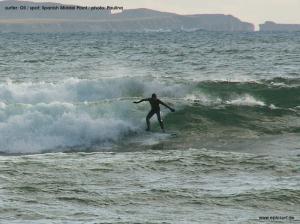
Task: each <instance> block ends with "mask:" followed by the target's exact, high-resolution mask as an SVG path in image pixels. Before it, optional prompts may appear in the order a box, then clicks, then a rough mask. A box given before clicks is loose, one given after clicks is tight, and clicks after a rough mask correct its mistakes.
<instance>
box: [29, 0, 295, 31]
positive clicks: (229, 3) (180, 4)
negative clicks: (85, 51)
mask: <svg viewBox="0 0 300 224" xmlns="http://www.w3.org/2000/svg"><path fill="white" fill-rule="evenodd" d="M28 1H30V0H28ZM31 1H35V2H59V3H64V4H76V5H77V4H78V5H88V6H107V5H109V6H123V7H124V9H132V8H149V9H155V10H160V11H166V12H175V13H178V14H203V13H222V14H230V15H233V16H236V17H238V18H240V19H241V20H242V21H246V22H251V23H254V24H255V26H256V28H257V27H258V24H261V23H264V22H265V21H274V22H277V23H298V24H300V0H31Z"/></svg>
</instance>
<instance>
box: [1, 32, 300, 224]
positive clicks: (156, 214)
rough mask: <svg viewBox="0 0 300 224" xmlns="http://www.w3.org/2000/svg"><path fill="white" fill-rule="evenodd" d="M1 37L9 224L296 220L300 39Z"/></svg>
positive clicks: (4, 210) (4, 198)
mask: <svg viewBox="0 0 300 224" xmlns="http://www.w3.org/2000/svg"><path fill="white" fill-rule="evenodd" d="M0 43H1V45H0V52H1V54H0V152H1V156H0V223H22V224H23V223H38V224H40V223H257V222H260V221H263V220H266V219H269V220H272V219H276V217H277V221H282V222H286V221H289V222H290V221H291V222H297V220H298V221H299V219H300V217H299V211H300V177H299V171H300V170H299V162H300V150H299V149H300V136H299V132H300V118H299V115H300V35H299V33H297V32H295V33H260V32H255V33H225V32H206V31H195V32H183V31H182V32H140V33H117V32H112V33H28V34H17V33H2V34H1V35H0ZM152 93H156V94H157V95H158V97H159V98H160V99H161V100H162V101H164V102H165V103H167V104H169V105H170V106H172V107H174V108H175V109H176V112H175V113H171V112H169V110H168V109H166V108H163V107H162V115H163V119H164V122H165V126H166V130H167V133H166V134H164V133H161V132H160V129H159V125H158V123H157V122H156V118H155V117H153V118H152V120H151V127H152V130H153V132H150V133H147V132H146V131H145V116H146V114H147V113H148V110H149V104H148V103H141V104H138V105H136V104H133V103H132V102H133V101H136V100H139V99H141V98H146V97H150V96H151V94H152ZM174 133H175V135H174Z"/></svg>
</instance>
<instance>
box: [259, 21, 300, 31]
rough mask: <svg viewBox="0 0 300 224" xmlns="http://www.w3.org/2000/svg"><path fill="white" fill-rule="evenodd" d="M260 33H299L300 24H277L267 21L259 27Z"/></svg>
mask: <svg viewBox="0 0 300 224" xmlns="http://www.w3.org/2000/svg"><path fill="white" fill-rule="evenodd" d="M259 30H260V31H285V32H292V31H300V24H278V23H274V22H271V21H267V22H265V23H264V24H260V25H259Z"/></svg>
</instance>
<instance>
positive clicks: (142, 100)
mask: <svg viewBox="0 0 300 224" xmlns="http://www.w3.org/2000/svg"><path fill="white" fill-rule="evenodd" d="M147 100H148V99H141V100H139V101H134V102H133V103H141V102H144V101H147Z"/></svg>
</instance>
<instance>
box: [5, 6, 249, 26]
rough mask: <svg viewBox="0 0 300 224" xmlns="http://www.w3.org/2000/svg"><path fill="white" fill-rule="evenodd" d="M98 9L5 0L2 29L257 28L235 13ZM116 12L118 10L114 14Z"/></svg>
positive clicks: (114, 7)
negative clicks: (178, 12)
mask: <svg viewBox="0 0 300 224" xmlns="http://www.w3.org/2000/svg"><path fill="white" fill-rule="evenodd" d="M47 8H48V9H49V10H47ZM50 9H51V10H50ZM65 9H68V10H65ZM95 9H99V10H92V7H82V6H80V7H79V6H78V7H77V6H74V5H63V4H59V3H49V2H48V3H36V2H28V1H26V2H24V1H21V2H20V1H2V2H0V30H1V31H2V32H55V31H58V32H82V31H83V32H85V31H87V32H101V31H121V32H122V31H125V32H132V31H169V30H172V31H180V30H184V31H194V30H208V31H229V32H238V31H243V32H253V31H254V25H253V24H252V23H248V22H243V21H241V20H240V19H238V18H236V17H234V16H232V15H223V14H196V15H179V14H175V13H168V12H160V11H155V10H151V9H144V8H140V9H128V10H122V9H123V7H122V6H99V7H98V8H97V7H95ZM118 10H119V11H118ZM115 11H118V13H112V12H115Z"/></svg>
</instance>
